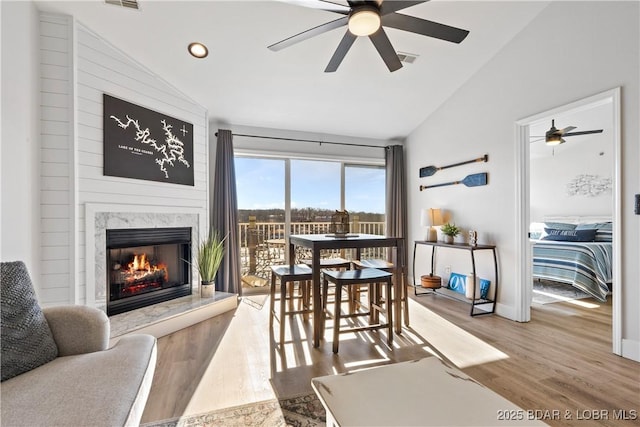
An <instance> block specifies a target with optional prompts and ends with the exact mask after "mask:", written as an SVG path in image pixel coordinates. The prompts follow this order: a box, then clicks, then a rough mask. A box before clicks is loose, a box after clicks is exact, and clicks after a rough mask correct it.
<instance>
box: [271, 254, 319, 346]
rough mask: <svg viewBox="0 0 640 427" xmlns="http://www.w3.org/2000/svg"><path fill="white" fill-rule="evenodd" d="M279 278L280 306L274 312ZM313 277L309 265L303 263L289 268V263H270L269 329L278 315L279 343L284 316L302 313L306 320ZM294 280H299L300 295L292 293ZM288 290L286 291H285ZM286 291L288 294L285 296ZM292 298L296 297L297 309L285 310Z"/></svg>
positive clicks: (281, 341)
mask: <svg viewBox="0 0 640 427" xmlns="http://www.w3.org/2000/svg"><path fill="white" fill-rule="evenodd" d="M277 279H280V300H279V301H280V307H279V312H278V313H276V309H275V304H276V280H277ZM312 279H313V271H312V270H311V267H309V266H307V265H305V264H297V265H295V266H294V267H293V269H292V268H291V266H290V265H272V266H271V289H270V297H271V301H270V303H269V306H270V312H269V328H270V329H269V330H271V328H273V318H274V317H276V315H277V317H278V321H279V322H280V345H283V344H284V328H285V316H291V315H293V314H303V315H304V319H305V320H308V318H309V313H311V312H312V311H313V310H312V309H311V304H310V301H311V280H312ZM295 282H299V289H300V295H299V296H295V295H294V293H295V292H294V291H295V289H294V287H295ZM287 290H288V292H287ZM287 293H288V294H289V296H288V297H287ZM294 299H298V300H299V302H300V304H299V306H298V309H297V310H293V307H290V308H291V309H290V310H288V311H287V310H286V304H287V301H289V302H290V303H293V300H294Z"/></svg>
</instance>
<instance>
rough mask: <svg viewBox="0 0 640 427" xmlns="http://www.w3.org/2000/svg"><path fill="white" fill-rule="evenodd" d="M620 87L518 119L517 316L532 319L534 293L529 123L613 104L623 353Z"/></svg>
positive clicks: (617, 336) (616, 279)
mask: <svg viewBox="0 0 640 427" xmlns="http://www.w3.org/2000/svg"><path fill="white" fill-rule="evenodd" d="M620 92H621V89H620V87H616V88H614V89H610V90H607V91H604V92H601V93H597V94H595V95H592V96H589V97H587V98H583V99H580V100H578V101H575V102H571V103H569V104H565V105H562V106H559V107H556V108H553V109H551V110H547V111H543V112H540V113H537V114H534V115H532V116H529V117H525V118H523V119H520V120H518V121H516V126H515V131H516V166H517V167H516V176H515V179H516V203H517V205H516V251H517V252H516V260H517V264H516V279H517V283H519V286H516V319H517V320H518V321H520V322H528V321H530V320H531V295H532V286H533V277H532V268H531V243H530V242H529V234H528V233H529V223H530V215H529V209H530V200H529V197H530V182H529V181H530V176H531V174H530V164H529V161H530V152H529V126H530V125H531V124H533V123H535V122H538V121H540V120H542V119H545V118H548V117H549V116H553V115H557V114H560V113H573V112H579V111H582V110H587V109H589V108H592V107H594V106H597V105H602V104H607V103H610V104H611V110H612V118H613V156H614V165H613V244H612V245H613V278H612V280H613V283H612V306H613V309H612V342H613V353H614V354H617V355H622V328H621V325H622V303H621V301H622V289H621V288H622V286H621V277H622V264H621V256H620V255H621V253H622V252H621V248H622V245H621V236H622V235H623V234H622V232H621V227H622V209H621V201H622V197H621V187H622V174H621V169H622V168H621V167H622V163H621V148H622V139H621V131H622V127H621V122H620V116H621V114H620V100H621V98H620Z"/></svg>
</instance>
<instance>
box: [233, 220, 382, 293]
mask: <svg viewBox="0 0 640 427" xmlns="http://www.w3.org/2000/svg"><path fill="white" fill-rule="evenodd" d="M329 225H330V223H329V222H294V223H291V233H289V234H322V233H329ZM350 229H351V232H352V233H356V234H357V233H362V234H377V235H382V236H383V235H384V234H385V223H384V222H366V221H365V222H363V221H358V222H355V223H351V225H350ZM238 232H239V234H238V235H239V237H240V260H241V266H240V268H241V273H242V276H243V277H250V279H247V280H243V282H244V284H245V285H247V284H249V283H253V284H254V286H256V285H257V286H264V285H265V284H266V282H267V281H268V280H270V274H271V270H270V268H269V266H270V265H272V264H282V263H285V262H286V255H287V248H286V244H285V238H286V235H287V234H288V233H286V232H285V223H283V222H280V223H273V222H255V223H248V222H243V223H240V224H238ZM385 253H386V252H385V249H384V248H371V249H363V250H362V257H363V258H384V257H385ZM322 256H323V257H327V258H331V257H342V258H346V259H352V258H353V257H354V256H355V251H352V250H343V251H339V250H336V251H326V252H323V254H322ZM296 258H297V259H296V262H299V261H300V259H303V258H311V253H310V252H309V251H306V250H305V249H304V248H299V250H298V251H297V252H296Z"/></svg>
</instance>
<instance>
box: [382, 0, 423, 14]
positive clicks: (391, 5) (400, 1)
mask: <svg viewBox="0 0 640 427" xmlns="http://www.w3.org/2000/svg"><path fill="white" fill-rule="evenodd" d="M428 1H429V0H417V1H415V0H414V1H411V0H407V1H405V0H393V1H390V0H387V1H385V2H383V3H382V5H381V6H380V15H388V14H390V13H393V12H397V11H399V10H402V9H406V8H408V7H411V6H415V5H417V4H420V3H426V2H428Z"/></svg>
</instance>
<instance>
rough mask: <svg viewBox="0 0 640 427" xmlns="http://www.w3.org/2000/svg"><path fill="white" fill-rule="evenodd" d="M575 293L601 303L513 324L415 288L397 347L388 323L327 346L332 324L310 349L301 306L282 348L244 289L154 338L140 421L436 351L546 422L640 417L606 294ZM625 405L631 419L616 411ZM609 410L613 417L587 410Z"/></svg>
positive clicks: (557, 307) (631, 367)
mask: <svg viewBox="0 0 640 427" xmlns="http://www.w3.org/2000/svg"><path fill="white" fill-rule="evenodd" d="M410 294H411V295H412V294H413V290H412V289H410ZM582 301H588V302H593V303H594V305H596V307H593V308H587V307H583V306H580V305H575V304H571V303H564V302H562V303H555V304H546V305H543V306H536V307H534V308H533V311H532V321H531V322H529V323H517V322H513V321H510V320H507V319H504V318H501V317H499V316H495V315H492V316H480V317H474V318H471V317H470V316H469V315H468V305H467V304H465V303H463V302H459V301H454V300H451V299H448V298H444V297H441V296H431V295H428V296H418V297H413V296H412V298H411V300H410V313H411V327H410V328H406V327H405V328H403V334H402V336H396V337H395V338H394V344H393V346H392V348H389V347H388V346H387V345H386V342H385V341H386V336H385V334H384V332H367V333H358V334H345V335H342V336H341V338H340V339H341V341H340V352H339V354H337V355H334V354H333V353H332V351H331V340H330V337H331V328H330V327H329V326H327V331H326V339H325V341H323V342H322V343H321V346H320V348H318V349H314V348H313V346H312V343H311V335H310V334H311V324H310V323H305V322H303V321H302V319H301V316H297V317H295V318H293V319H291V321H289V322H288V324H287V339H286V341H287V342H286V343H285V346H284V348H282V349H280V347H279V346H278V345H276V344H275V343H274V340H273V339H274V338H273V334H269V327H268V324H269V321H268V311H269V301H268V297H267V296H266V295H250V296H247V297H244V298H243V299H242V302H241V303H240V304H239V306H238V308H237V309H236V310H235V311H232V312H229V313H225V314H223V315H221V316H218V317H216V318H213V319H210V320H207V321H205V322H202V323H199V324H197V325H194V326H192V327H190V328H186V329H183V330H180V331H178V332H175V333H174V334H172V335H169V336H166V337H163V338H161V339H159V340H158V365H157V368H156V373H155V377H154V383H153V386H152V389H151V394H150V397H149V401H148V403H147V406H146V408H145V412H144V414H143V418H142V422H150V421H159V420H163V419H167V418H173V417H177V416H182V415H190V414H197V413H202V412H207V411H211V410H215V409H219V408H225V407H231V406H236V405H241V404H245V403H250V402H257V401H261V400H267V399H271V398H274V397H289V396H293V395H297V394H302V393H308V392H311V391H312V390H311V384H310V381H311V378H313V377H316V376H322V375H328V374H335V373H341V372H347V371H353V370H357V369H363V368H369V367H373V366H379V365H384V364H389V363H396V362H401V361H406V360H413V359H418V358H422V357H429V356H433V355H437V356H438V357H442V358H443V359H446V360H448V361H449V362H451V363H452V364H454V365H456V366H457V367H459V368H460V369H462V370H463V371H464V372H465V373H467V374H468V375H470V376H472V377H473V378H475V379H476V380H478V381H479V382H481V383H482V384H484V385H485V386H487V387H489V388H490V389H492V390H494V391H496V392H497V393H499V394H501V395H502V396H504V397H505V398H507V399H509V400H511V401H512V402H514V403H516V404H517V405H519V406H521V407H522V408H524V409H528V410H538V411H541V412H538V413H537V414H538V415H548V416H550V417H551V419H545V422H547V423H548V424H550V425H557V426H560V425H563V426H565V425H568V426H572V425H576V426H590V425H605V426H617V425H640V363H637V362H633V361H630V360H627V359H623V358H621V357H618V356H615V355H613V354H612V353H611V348H612V347H611V303H610V302H608V303H607V304H599V303H597V302H595V301H594V300H582ZM277 328H278V323H277V321H276V323H275V327H274V329H275V331H276V332H277ZM276 336H277V334H276ZM425 385H427V386H428V379H425ZM452 398H454V399H455V396H452ZM461 404H462V405H463V403H461ZM416 410H417V411H420V410H422V408H416ZM554 410H557V411H558V412H557V413H554V412H550V411H554ZM621 410H622V411H626V412H625V415H627V417H628V418H634V414H636V415H635V417H636V419H635V420H629V421H620V420H615V419H614V417H615V416H616V415H620V414H621V413H620V412H615V413H614V411H621ZM542 411H549V412H542ZM601 411H605V412H601ZM632 411H636V412H632ZM604 415H606V416H607V417H608V418H609V419H599V420H593V419H592V418H594V417H596V416H597V417H598V418H602V417H604ZM425 416H426V414H425Z"/></svg>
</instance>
